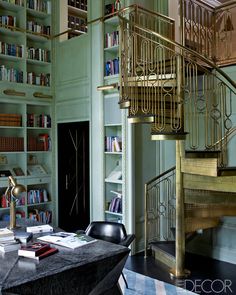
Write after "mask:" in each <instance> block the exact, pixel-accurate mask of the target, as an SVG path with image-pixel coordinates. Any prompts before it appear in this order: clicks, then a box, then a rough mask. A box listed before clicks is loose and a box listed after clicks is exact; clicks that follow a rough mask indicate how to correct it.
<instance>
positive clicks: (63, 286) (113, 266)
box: [0, 221, 130, 295]
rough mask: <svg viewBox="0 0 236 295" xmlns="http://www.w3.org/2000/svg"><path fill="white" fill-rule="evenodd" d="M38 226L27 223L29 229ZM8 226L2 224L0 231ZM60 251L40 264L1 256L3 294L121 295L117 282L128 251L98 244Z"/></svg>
mask: <svg viewBox="0 0 236 295" xmlns="http://www.w3.org/2000/svg"><path fill="white" fill-rule="evenodd" d="M22 222H23V224H24V225H25V223H24V221H22ZM36 224H37V223H35V222H32V221H27V225H30V226H32V225H36ZM6 225H7V223H5V222H0V227H4V226H6ZM58 249H59V252H58V253H56V254H54V255H52V256H49V257H47V258H45V259H42V260H41V261H39V262H38V261H34V260H33V259H27V258H24V257H18V254H17V251H13V252H9V253H5V255H0V288H1V289H0V290H1V291H2V294H12V293H13V294H31V295H32V294H37V295H40V294H42V295H45V294H47V295H49V294H53V295H57V294H58V295H60V294H63V295H66V294H68V295H73V294H77V295H78V294H79V295H83V294H90V295H99V294H106V293H107V292H108V293H107V294H119V290H118V288H117V282H118V279H119V276H120V274H121V272H122V269H123V267H124V264H125V262H126V259H127V257H128V254H129V251H130V250H129V249H128V248H126V247H123V246H119V245H115V244H111V243H108V242H105V241H100V240H99V241H97V242H95V243H91V244H89V245H86V246H82V247H79V248H77V249H75V250H70V249H67V248H64V247H58ZM0 254H1V253H0ZM111 290H112V291H111Z"/></svg>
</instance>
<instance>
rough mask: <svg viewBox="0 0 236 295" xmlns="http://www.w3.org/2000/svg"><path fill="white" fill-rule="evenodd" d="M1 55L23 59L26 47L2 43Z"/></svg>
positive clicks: (0, 44)
mask: <svg viewBox="0 0 236 295" xmlns="http://www.w3.org/2000/svg"><path fill="white" fill-rule="evenodd" d="M0 53H1V54H5V55H10V56H16V57H22V56H23V54H24V45H17V44H9V43H6V42H2V41H0Z"/></svg>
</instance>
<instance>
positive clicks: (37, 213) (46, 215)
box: [28, 209, 52, 224]
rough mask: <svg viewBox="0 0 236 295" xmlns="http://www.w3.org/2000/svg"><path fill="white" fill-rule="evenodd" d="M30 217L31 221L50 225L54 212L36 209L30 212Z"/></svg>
mask: <svg viewBox="0 0 236 295" xmlns="http://www.w3.org/2000/svg"><path fill="white" fill-rule="evenodd" d="M28 217H29V219H31V220H35V221H39V222H43V223H46V224H49V223H51V222H52V211H51V210H38V209H34V210H31V211H30V212H29V215H28Z"/></svg>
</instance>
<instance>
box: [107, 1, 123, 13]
mask: <svg viewBox="0 0 236 295" xmlns="http://www.w3.org/2000/svg"><path fill="white" fill-rule="evenodd" d="M120 9H121V3H120V0H116V1H114V2H113V3H110V4H106V5H105V15H107V14H111V13H114V12H116V11H118V10H120Z"/></svg>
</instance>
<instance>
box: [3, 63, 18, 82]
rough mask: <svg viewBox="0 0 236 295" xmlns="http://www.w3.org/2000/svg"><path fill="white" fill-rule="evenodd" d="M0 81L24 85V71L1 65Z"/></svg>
mask: <svg viewBox="0 0 236 295" xmlns="http://www.w3.org/2000/svg"><path fill="white" fill-rule="evenodd" d="M0 81H8V82H16V83H23V71H20V70H18V69H14V68H8V67H6V66H5V65H1V67H0Z"/></svg>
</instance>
